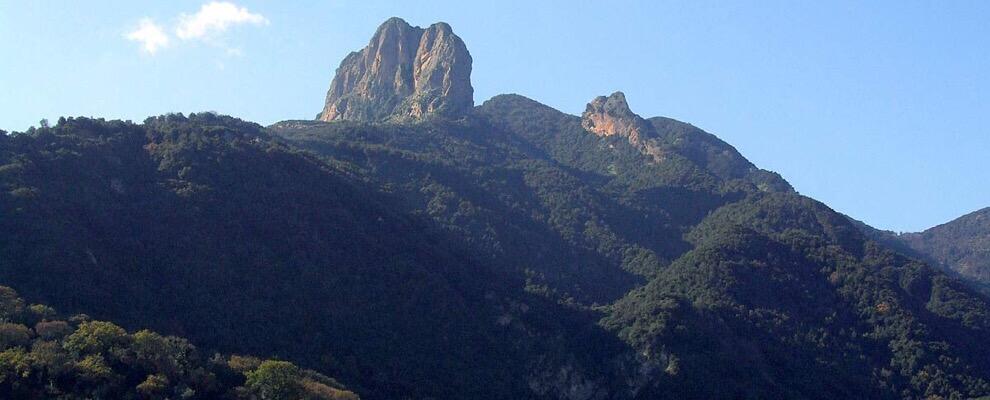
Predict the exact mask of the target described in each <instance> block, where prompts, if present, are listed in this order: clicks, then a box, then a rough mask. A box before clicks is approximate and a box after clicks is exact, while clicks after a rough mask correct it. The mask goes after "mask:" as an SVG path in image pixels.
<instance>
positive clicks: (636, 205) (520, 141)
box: [0, 96, 990, 399]
mask: <svg viewBox="0 0 990 400" xmlns="http://www.w3.org/2000/svg"><path fill="white" fill-rule="evenodd" d="M648 121H649V123H650V124H652V125H653V127H654V128H655V129H656V132H658V137H656V138H655V139H653V140H654V141H655V143H656V146H658V147H657V148H660V149H662V150H663V151H664V152H665V154H666V155H665V157H666V160H667V161H666V162H663V163H656V162H651V161H650V159H649V158H648V157H646V156H645V155H643V154H641V153H640V152H638V151H636V149H634V148H633V147H632V146H630V145H629V143H628V142H626V141H623V140H621V139H618V138H612V137H597V136H594V135H591V134H588V132H586V131H585V130H583V129H582V128H581V126H580V121H579V119H578V118H577V117H573V116H569V115H566V114H563V113H560V112H558V111H556V110H553V109H551V108H549V107H546V106H543V105H541V104H539V103H536V102H534V101H532V100H529V99H525V98H523V97H520V96H499V97H496V98H495V99H493V100H491V101H489V102H487V103H485V104H484V105H482V106H479V107H478V108H477V109H476V111H475V112H474V113H472V114H471V115H470V116H467V117H465V118H462V119H458V120H426V121H421V122H415V123H401V124H396V123H359V122H352V121H339V122H331V123H324V122H311V121H286V122H283V123H279V124H276V125H274V126H272V127H270V128H264V127H261V126H258V125H256V124H252V123H248V122H244V121H241V120H238V119H234V118H230V117H225V116H218V115H215V114H210V113H202V114H192V115H189V116H183V115H180V114H170V115H165V116H161V117H154V118H149V119H148V120H146V121H145V122H144V123H142V124H134V123H130V122H121V121H104V120H98V119H87V118H70V119H63V120H60V121H59V122H58V123H56V124H54V126H44V127H40V128H36V129H32V130H30V131H28V132H23V133H15V134H10V135H5V136H2V137H0V188H2V190H0V210H2V212H3V215H4V218H3V219H0V239H2V240H0V252H2V254H3V255H4V257H2V258H0V283H2V284H4V285H8V286H11V287H13V288H15V289H17V290H18V291H19V292H21V294H22V295H23V296H24V297H25V298H27V299H29V302H30V303H39V304H51V305H53V306H56V307H57V308H59V309H62V310H66V311H68V312H70V313H86V314H88V315H93V317H94V318H96V319H99V320H109V321H113V323H108V322H93V321H91V320H90V319H89V317H71V318H62V317H57V316H55V314H54V312H52V311H45V310H50V309H49V308H47V307H42V306H30V307H29V306H24V305H23V304H24V302H23V301H20V300H17V297H16V295H14V294H12V293H13V292H9V293H10V294H9V295H8V296H7V297H9V298H11V299H14V300H11V302H13V303H16V304H21V305H20V306H11V307H13V309H17V310H20V311H14V312H13V313H12V314H10V316H9V317H7V319H6V321H8V325H5V326H6V327H7V328H9V329H5V331H9V332H10V335H7V336H11V337H12V338H13V339H10V341H8V342H7V343H10V344H9V345H8V346H7V348H6V351H5V352H4V353H3V354H4V355H5V356H6V357H7V358H5V360H6V361H4V362H5V363H6V364H5V365H9V366H5V367H4V368H7V369H5V371H14V372H13V375H10V374H9V373H8V374H7V375H5V376H6V377H8V378H7V379H6V380H5V385H7V386H4V390H7V391H10V393H22V394H23V396H26V397H31V396H34V397H38V396H42V397H43V396H45V395H46V394H45V393H48V394H47V395H51V393H61V394H62V396H63V397H64V398H73V397H72V396H76V397H78V398H86V397H87V396H89V397H92V396H110V397H114V396H116V397H128V396H132V397H134V396H137V397H141V396H151V395H150V394H147V393H146V392H145V391H146V390H152V389H154V390H157V392H155V393H158V394H157V395H160V396H164V397H170V396H178V395H181V394H183V393H186V391H187V390H188V391H189V393H190V395H192V394H195V395H197V396H201V397H207V398H209V397H211V396H214V397H219V396H228V397H229V396H234V398H237V397H236V396H242V397H243V396H248V398H250V396H261V397H259V398H275V397H271V396H269V397H265V396H268V395H263V394H259V393H261V392H259V390H261V389H259V388H258V387H257V386H256V385H254V383H255V381H256V379H257V378H252V376H255V377H256V376H258V374H259V372H257V371H263V372H265V371H267V372H265V374H269V375H272V376H276V377H284V376H291V377H292V379H290V380H291V381H293V382H295V383H294V384H292V385H289V386H291V388H292V390H303V391H305V393H308V395H310V396H324V397H326V396H329V395H328V394H327V393H331V394H332V395H333V396H352V395H353V396H356V395H361V396H362V397H363V398H372V399H374V398H396V397H398V398H478V397H486V398H518V397H526V398H568V399H605V398H661V397H668V396H675V397H678V398H697V399H702V398H754V399H755V398H766V397H786V398H834V397H836V396H845V397H864V396H866V397H871V398H891V399H895V398H923V397H926V398H932V399H935V398H946V399H949V398H971V397H979V396H984V395H987V394H990V383H988V382H990V365H987V360H990V354H987V351H988V350H987V348H986V346H984V345H983V344H982V342H983V340H982V337H983V336H984V335H985V330H986V329H987V328H988V327H990V314H988V313H990V304H988V303H987V300H986V299H985V298H984V297H982V296H981V295H979V294H977V293H975V292H973V291H972V290H971V289H969V288H968V287H966V286H965V285H963V284H962V283H960V281H958V280H957V279H955V278H953V277H952V276H950V275H946V274H945V273H943V272H941V271H940V270H939V269H937V268H932V267H929V266H928V265H926V264H925V263H924V262H922V261H919V260H918V259H916V258H910V256H911V255H912V254H907V253H908V252H907V251H902V250H903V249H898V248H896V247H893V250H891V249H892V247H890V246H887V245H885V244H884V243H882V242H883V241H877V240H875V239H877V238H875V237H871V236H870V235H868V234H864V233H863V232H862V229H861V228H862V227H861V226H859V225H857V224H855V223H854V222H852V221H850V220H849V219H848V218H846V217H845V216H843V215H841V214H839V213H836V212H834V211H833V210H831V209H829V208H828V207H826V206H824V205H822V204H821V203H818V202H816V201H814V200H811V199H808V198H805V197H803V196H800V195H799V194H797V193H795V192H794V191H793V189H791V188H790V186H789V185H787V183H786V182H785V181H783V179H781V178H780V177H779V176H777V175H776V174H773V173H771V172H767V171H763V170H760V169H758V168H756V167H754V166H753V165H752V164H750V163H749V162H748V161H746V160H745V158H743V157H742V156H741V155H739V154H738V152H736V151H735V150H734V149H732V147H731V146H729V145H728V144H725V143H724V142H721V141H720V140H718V139H717V138H715V137H714V136H712V135H710V134H708V133H705V132H703V131H701V130H700V129H697V128H695V127H693V126H690V125H687V124H684V123H680V122H677V121H673V120H669V119H663V118H654V119H650V120H648ZM905 254H906V255H905ZM13 303H12V304H13ZM39 313H41V314H39ZM42 314H44V315H42ZM39 323H41V325H38V324H39ZM115 324H116V325H115ZM49 325H51V326H57V327H59V328H58V329H62V330H63V331H64V332H62V331H60V332H62V333H59V334H58V335H60V336H57V337H55V336H46V335H49V334H48V333H43V332H48V331H47V329H48V326H49ZM118 325H119V326H120V327H118ZM39 328H40V331H39ZM145 329H152V330H154V331H157V332H162V334H157V333H151V331H146V330H145ZM127 330H130V331H132V332H133V331H139V332H137V333H127ZM80 331H81V332H82V333H79V332H80ZM90 331H93V332H90ZM76 333H78V334H76ZM5 335H6V334H5ZM73 335H75V337H82V336H99V338H97V339H93V340H97V341H106V340H109V341H110V342H112V343H113V344H111V345H107V346H109V347H107V346H104V345H102V344H99V345H94V346H97V348H98V349H96V348H94V349H96V350H87V351H88V352H87V351H84V352H78V351H77V352H73V351H74V350H73V348H75V347H74V346H75V345H73V344H72V343H74V342H75V341H76V340H75V339H74V340H69V339H68V338H70V337H73ZM101 335H104V336H106V337H104V336H101ZM168 335H172V336H168ZM175 336H182V337H185V338H186V339H178V338H176V337H175ZM107 337H111V339H107ZM38 343H47V344H38ZM67 343H68V344H67ZM101 343H102V342H101ZM147 343H152V344H147ZM143 345H147V346H158V347H155V349H157V350H160V351H161V352H171V353H168V354H169V355H161V354H159V355H155V356H153V357H152V356H144V357H146V358H147V357H152V358H155V357H158V358H156V359H157V360H166V359H168V358H169V357H174V354H176V352H179V353H181V354H183V357H187V358H185V359H183V360H188V361H182V362H184V363H186V364H183V367H181V368H178V367H169V366H167V365H166V366H162V365H165V364H168V363H172V364H168V365H173V366H174V365H175V364H174V362H172V361H168V362H166V361H159V364H153V365H152V364H147V363H145V362H143V361H140V359H141V358H140V357H138V356H136V355H135V354H138V353H139V352H140V351H145V350H141V349H139V348H135V346H138V347H140V346H143ZM39 346H42V347H44V346H47V347H45V348H47V349H49V350H50V351H52V352H54V353H57V355H58V357H63V358H60V359H64V360H65V361H64V364H62V365H63V366H65V365H68V366H71V368H68V367H67V368H68V369H66V370H65V371H68V372H64V373H63V375H58V376H55V375H52V374H53V372H51V370H48V369H45V368H47V367H45V366H44V365H41V364H38V363H39V362H40V361H37V360H38V358H37V357H36V356H35V355H32V354H33V353H32V352H34V351H35V348H36V347H38V348H39V349H40V348H41V347H39ZM100 346H103V347H100ZM114 346H117V347H114ZM199 349H202V350H199ZM39 351H40V350H39ZM216 353H218V354H254V355H257V356H258V357H261V358H276V359H280V360H285V361H264V362H263V361H261V360H260V359H257V358H252V357H236V356H208V355H211V354H216ZM97 356H98V357H97ZM53 357H54V356H53ZM87 360H88V361H87ZM97 360H100V361H97ZM101 362H102V364H100V363H101ZM288 362H291V363H293V364H295V365H299V367H296V366H294V365H292V364H289V363H288ZM161 363H165V364H161ZM91 364H92V365H91ZM89 367H92V368H97V369H99V368H101V367H105V368H104V369H103V370H105V371H109V372H107V375H105V379H104V380H103V381H97V382H96V383H94V381H92V380H87V379H90V378H87V376H88V375H86V373H85V372H84V371H85V369H86V368H89ZM18 368H20V369H18ZM168 368H173V369H172V370H169V369H168ZM176 368H178V369H179V370H181V371H176V370H175V369H176ZM307 368H308V369H309V370H307ZM310 370H311V371H310ZM26 371H29V372H26ZM321 374H322V375H321ZM56 375H57V374H56ZM53 376H55V377H53ZM325 376H333V377H335V378H337V379H338V380H339V383H338V381H337V380H332V379H330V378H326V377H325ZM107 377H109V378H107ZM271 379H276V378H271ZM279 379H281V378H279ZM713 383H714V384H713ZM344 385H346V388H347V389H345V386H344ZM166 392H167V393H171V395H165V394H162V393H166ZM352 392H353V393H356V394H352ZM101 393H102V394H101ZM148 393H150V392H148ZM299 393H303V392H299ZM293 396H301V395H300V394H298V393H297V394H294V395H293ZM316 398H320V397H316ZM331 398H333V397H331ZM342 398H346V397H342Z"/></svg>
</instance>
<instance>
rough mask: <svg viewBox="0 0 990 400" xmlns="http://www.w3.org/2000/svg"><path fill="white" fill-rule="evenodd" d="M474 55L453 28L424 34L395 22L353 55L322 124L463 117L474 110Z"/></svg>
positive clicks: (428, 30)
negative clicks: (435, 116)
mask: <svg viewBox="0 0 990 400" xmlns="http://www.w3.org/2000/svg"><path fill="white" fill-rule="evenodd" d="M471 62H472V60H471V54H470V53H468V50H467V47H466V46H465V45H464V42H463V41H462V40H461V38H459V37H457V35H455V34H454V32H453V30H451V28H450V25H447V24H445V23H443V22H439V23H436V24H433V25H430V26H429V27H428V28H426V29H423V28H420V27H414V26H410V25H409V24H408V23H406V21H403V20H402V19H401V18H390V19H389V20H387V21H385V23H383V24H382V25H381V26H380V27H379V28H378V31H376V32H375V35H374V37H372V38H371V42H370V43H368V46H367V47H365V48H364V49H362V50H361V51H359V52H354V53H351V54H350V55H348V56H347V57H346V58H344V60H343V61H342V62H341V63H340V67H338V68H337V73H336V76H334V78H333V82H332V83H331V84H330V90H329V91H328V92H327V99H326V105H325V106H324V108H323V112H321V113H320V115H319V117H318V119H320V120H322V121H334V120H357V121H402V120H416V119H422V118H425V117H427V116H430V115H437V116H443V117H458V116H461V115H464V114H465V113H467V112H469V111H470V110H471V108H472V107H473V106H474V89H473V88H472V87H471Z"/></svg>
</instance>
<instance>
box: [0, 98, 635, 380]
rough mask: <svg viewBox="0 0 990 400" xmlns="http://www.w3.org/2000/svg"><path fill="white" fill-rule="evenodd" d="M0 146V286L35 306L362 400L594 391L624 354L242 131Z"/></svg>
mask: <svg viewBox="0 0 990 400" xmlns="http://www.w3.org/2000/svg"><path fill="white" fill-rule="evenodd" d="M0 140H2V142H0V188H2V190H0V212H2V215H3V216H4V217H3V218H2V219H0V253H2V254H3V256H2V257H0V282H2V283H3V284H7V285H10V286H13V287H16V288H17V289H18V290H19V291H21V293H22V294H24V296H25V297H27V298H29V299H31V301H34V302H45V303H49V304H53V305H55V306H57V307H59V308H60V309H64V310H69V311H71V312H87V313H91V314H92V315H94V316H95V317H98V318H106V319H111V320H113V321H115V322H116V323H119V324H121V325H123V326H125V327H128V328H143V327H150V328H152V329H155V330H157V331H161V332H165V333H168V334H179V335H183V336H186V337H188V338H189V339H190V340H191V341H193V343H196V344H197V345H199V346H202V347H205V348H209V349H211V350H217V351H222V352H234V353H249V354H258V355H262V356H277V357H280V358H283V359H287V360H291V361H293V362H296V363H298V364H300V365H302V366H305V367H309V368H313V369H316V370H319V371H321V372H324V373H327V374H329V375H332V376H336V377H339V378H340V379H342V381H344V382H347V383H348V384H349V385H352V386H353V387H354V389H355V390H356V391H357V392H358V393H360V394H362V395H364V394H367V395H368V397H369V398H385V397H397V396H410V397H415V398H422V397H440V398H451V397H460V398H470V397H478V396H481V395H483V394H485V395H491V396H495V397H511V396H515V395H518V394H519V393H523V392H529V391H530V386H532V385H535V384H536V383H531V382H528V381H527V379H528V377H529V376H530V375H531V374H532V373H533V371H540V372H541V373H542V371H544V370H548V369H550V370H552V369H556V368H559V366H558V364H566V365H569V366H570V367H569V368H571V369H573V370H574V372H573V373H571V375H573V376H580V374H591V375H594V376H595V378H594V379H601V378H600V376H602V375H607V373H605V372H602V371H600V370H601V369H603V368H604V367H602V366H600V365H601V363H602V359H601V356H600V355H601V354H605V355H607V356H611V355H613V354H622V351H621V350H615V349H614V348H613V347H618V348H621V347H622V345H621V343H620V342H619V341H618V340H615V339H614V338H610V337H609V336H606V335H605V334H604V331H603V330H602V329H600V328H597V327H595V326H594V323H593V322H594V319H595V316H594V315H592V314H590V313H589V312H588V311H587V310H583V309H580V308H577V307H573V306H566V305H560V304H558V303H557V302H554V301H549V300H545V298H544V297H541V296H535V295H532V294H528V293H526V292H524V291H523V287H524V282H525V279H524V278H523V277H521V276H518V275H514V274H506V273H504V272H502V271H498V270H496V269H492V268H490V267H489V266H488V264H487V263H486V260H484V259H482V258H479V257H476V256H475V255H474V254H471V253H470V252H469V251H467V248H466V246H464V245H462V243H460V241H459V240H458V239H457V238H456V237H453V236H450V235H448V234H447V233H446V232H440V231H439V230H436V229H433V228H431V227H430V226H429V224H427V223H426V222H425V221H421V220H420V218H418V217H416V216H414V215H408V214H406V213H404V212H402V211H401V210H402V207H399V206H397V205H396V204H394V203H397V202H400V201H404V200H403V199H396V198H393V197H390V196H388V195H386V194H383V193H381V192H380V191H378V190H377V188H373V187H369V186H366V185H364V184H363V183H361V182H359V181H357V180H356V179H355V178H353V177H352V176H351V172H349V171H348V167H347V166H346V165H343V164H337V165H328V164H325V163H322V162H320V161H319V160H316V159H314V158H313V157H309V156H306V155H305V154H301V153H298V152H295V151H293V150H291V149H289V148H286V147H285V146H283V145H280V144H278V143H276V142H274V141H273V140H272V138H271V137H270V136H268V134H266V133H265V132H264V130H263V129H262V128H261V127H260V126H257V125H255V124H251V123H247V122H243V121H240V120H236V119H233V118H229V117H221V116H216V115H212V114H195V115H190V116H189V117H188V118H187V117H184V116H182V115H167V116H162V117H156V118H150V119H148V120H147V121H145V123H144V124H141V125H137V124H131V123H127V122H120V121H102V120H92V119H85V118H77V119H69V120H64V121H60V122H59V123H58V124H57V125H56V126H54V127H51V128H41V129H37V130H34V131H32V132H29V133H23V134H17V135H12V136H7V137H4V138H3V139H0ZM550 316H552V318H551V317H550ZM610 342H611V343H612V344H609V343H610ZM569 343H571V344H569ZM573 343H599V345H600V346H598V347H597V348H595V349H593V350H591V351H584V350H582V351H575V349H573V348H572V347H571V346H572V344H573ZM610 346H612V347H610ZM506 366H512V367H511V368H507V367H506ZM585 369H589V370H590V371H591V372H585V371H584V370H585ZM555 379H557V378H555V377H551V378H547V380H548V381H551V380H555ZM567 379H572V377H571V376H568V377H567ZM573 379H579V378H577V377H573ZM589 379H592V378H589ZM537 383H539V384H545V385H547V386H548V387H549V386H552V385H553V383H544V382H543V381H538V382H537ZM552 390H556V389H546V391H549V392H552Z"/></svg>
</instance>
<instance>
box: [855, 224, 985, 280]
mask: <svg viewBox="0 0 990 400" xmlns="http://www.w3.org/2000/svg"><path fill="white" fill-rule="evenodd" d="M857 223H858V224H859V225H860V226H861V227H862V228H863V230H864V232H865V233H866V234H867V235H869V236H870V237H872V238H875V239H876V240H879V241H881V242H883V243H884V244H886V245H888V246H891V247H893V248H895V249H898V250H900V251H902V252H903V253H905V254H910V255H912V256H914V257H917V258H921V259H924V260H926V261H928V262H929V263H931V264H932V265H936V266H939V267H941V268H942V269H943V270H945V271H946V272H948V273H950V274H953V275H958V276H959V277H960V278H962V279H964V280H966V281H967V282H968V283H970V284H971V285H972V286H973V287H975V288H976V289H978V290H980V291H982V292H983V293H988V294H990V208H984V209H981V210H978V211H974V212H971V213H969V214H966V215H963V216H961V217H959V218H956V219H954V220H952V221H949V222H946V223H944V224H941V225H938V226H935V227H932V228H929V229H926V230H924V231H922V232H907V233H895V232H891V231H882V230H879V229H874V228H872V227H869V226H867V225H866V224H863V223H861V222H858V221H857Z"/></svg>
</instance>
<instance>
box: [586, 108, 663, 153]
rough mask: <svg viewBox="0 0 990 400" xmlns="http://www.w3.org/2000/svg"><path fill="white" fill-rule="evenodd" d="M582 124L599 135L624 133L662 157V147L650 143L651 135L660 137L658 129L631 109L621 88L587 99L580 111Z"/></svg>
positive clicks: (647, 149) (640, 147)
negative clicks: (606, 94)
mask: <svg viewBox="0 0 990 400" xmlns="http://www.w3.org/2000/svg"><path fill="white" fill-rule="evenodd" d="M581 126H583V127H584V129H586V130H588V131H589V132H591V133H594V134H596V135H598V136H620V137H624V138H626V139H627V140H629V143H630V144H632V145H633V146H635V147H636V148H638V149H639V150H640V151H641V152H643V153H644V154H646V155H649V156H650V157H652V158H653V160H654V161H656V162H660V161H663V151H662V150H661V149H660V147H658V146H656V145H655V144H653V143H650V139H653V138H655V137H657V133H656V130H655V129H654V128H653V126H652V125H651V124H650V123H649V122H648V121H646V120H645V119H643V118H642V117H640V116H639V115H636V113H634V112H632V110H630V109H629V104H628V103H626V95H625V94H623V93H622V92H615V93H612V94H611V95H609V96H608V97H605V96H598V97H596V98H595V99H594V100H592V101H591V102H590V103H588V106H587V107H586V108H585V109H584V114H581Z"/></svg>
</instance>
